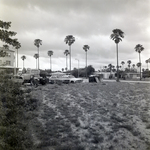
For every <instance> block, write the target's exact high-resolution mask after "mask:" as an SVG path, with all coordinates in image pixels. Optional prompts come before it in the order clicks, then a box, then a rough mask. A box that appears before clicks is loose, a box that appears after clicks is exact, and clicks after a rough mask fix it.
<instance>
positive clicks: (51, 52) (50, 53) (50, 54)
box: [47, 51, 53, 71]
mask: <svg viewBox="0 0 150 150" xmlns="http://www.w3.org/2000/svg"><path fill="white" fill-rule="evenodd" d="M47 54H48V56H49V58H50V70H51V71H52V61H51V56H52V55H53V51H48V52H47Z"/></svg>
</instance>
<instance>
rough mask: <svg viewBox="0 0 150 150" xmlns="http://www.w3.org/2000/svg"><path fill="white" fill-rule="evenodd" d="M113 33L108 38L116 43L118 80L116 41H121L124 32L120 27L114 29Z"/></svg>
mask: <svg viewBox="0 0 150 150" xmlns="http://www.w3.org/2000/svg"><path fill="white" fill-rule="evenodd" d="M112 32H113V33H112V34H111V35H110V38H111V39H112V40H114V41H115V43H116V51H117V82H118V81H119V70H118V43H119V42H120V41H122V38H124V32H123V31H121V30H120V29H114V30H113V31H112Z"/></svg>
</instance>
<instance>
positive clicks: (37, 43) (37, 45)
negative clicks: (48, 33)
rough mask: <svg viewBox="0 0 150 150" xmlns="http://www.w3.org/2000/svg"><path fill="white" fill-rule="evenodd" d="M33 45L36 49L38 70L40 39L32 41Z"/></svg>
mask: <svg viewBox="0 0 150 150" xmlns="http://www.w3.org/2000/svg"><path fill="white" fill-rule="evenodd" d="M34 45H35V46H36V47H37V54H38V69H40V66H39V57H40V55H39V47H40V45H42V40H40V39H35V40H34Z"/></svg>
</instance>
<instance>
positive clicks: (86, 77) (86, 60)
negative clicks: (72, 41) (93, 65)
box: [86, 51, 87, 78]
mask: <svg viewBox="0 0 150 150" xmlns="http://www.w3.org/2000/svg"><path fill="white" fill-rule="evenodd" d="M86 78H87V51H86Z"/></svg>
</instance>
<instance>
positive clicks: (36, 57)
mask: <svg viewBox="0 0 150 150" xmlns="http://www.w3.org/2000/svg"><path fill="white" fill-rule="evenodd" d="M33 57H34V58H35V60H36V69H37V59H38V58H39V55H38V54H34V56H33Z"/></svg>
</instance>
